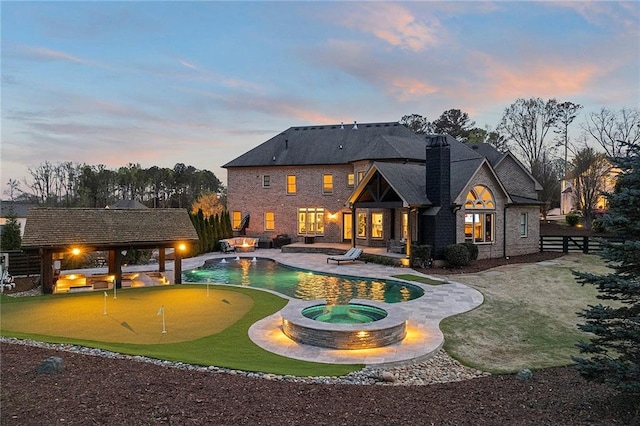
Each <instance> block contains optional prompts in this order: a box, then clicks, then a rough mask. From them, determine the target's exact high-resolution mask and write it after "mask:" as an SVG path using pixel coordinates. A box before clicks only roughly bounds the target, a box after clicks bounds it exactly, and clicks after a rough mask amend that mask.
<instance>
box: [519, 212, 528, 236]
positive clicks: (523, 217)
mask: <svg viewBox="0 0 640 426" xmlns="http://www.w3.org/2000/svg"><path fill="white" fill-rule="evenodd" d="M528 222H529V213H520V236H521V237H526V236H527V235H528V233H529V232H528V231H529V227H528V225H527V224H528Z"/></svg>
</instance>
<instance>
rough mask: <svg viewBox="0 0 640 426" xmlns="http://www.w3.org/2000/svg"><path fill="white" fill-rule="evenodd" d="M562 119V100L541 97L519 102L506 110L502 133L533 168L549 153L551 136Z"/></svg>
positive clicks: (501, 123) (502, 121)
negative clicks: (560, 113) (560, 103)
mask: <svg viewBox="0 0 640 426" xmlns="http://www.w3.org/2000/svg"><path fill="white" fill-rule="evenodd" d="M557 120H558V101H556V100H555V99H549V100H548V101H546V102H545V101H543V100H542V99H540V98H531V99H518V100H517V101H515V102H514V103H512V104H511V105H510V106H509V107H507V108H506V109H505V110H504V114H503V116H502V120H501V121H500V124H499V125H498V130H499V131H500V132H502V133H503V134H504V135H505V136H506V137H507V139H509V142H508V143H509V145H510V146H511V145H512V146H513V148H514V149H515V153H516V154H519V155H520V156H521V157H522V158H523V159H524V162H525V163H526V165H527V166H529V168H531V167H532V165H533V164H534V163H535V162H536V161H537V160H539V158H540V155H541V154H542V152H543V151H545V150H548V149H549V147H548V146H547V143H546V138H547V134H548V133H549V130H551V129H552V128H553V126H554V125H555V123H556V121H557Z"/></svg>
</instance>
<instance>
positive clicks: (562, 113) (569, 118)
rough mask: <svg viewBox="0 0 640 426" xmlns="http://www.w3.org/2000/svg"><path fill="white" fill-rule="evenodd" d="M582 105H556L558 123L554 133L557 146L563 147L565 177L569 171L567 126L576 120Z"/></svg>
mask: <svg viewBox="0 0 640 426" xmlns="http://www.w3.org/2000/svg"><path fill="white" fill-rule="evenodd" d="M581 109H582V105H580V104H574V103H573V102H562V103H560V104H558V111H557V113H558V121H556V125H555V127H556V128H555V132H556V133H557V134H558V146H560V145H564V169H563V170H562V174H563V175H564V176H566V175H567V171H568V169H569V125H570V124H571V123H573V120H575V119H576V117H577V116H578V113H579V112H580V110H581Z"/></svg>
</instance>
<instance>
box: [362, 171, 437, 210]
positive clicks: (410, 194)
mask: <svg viewBox="0 0 640 426" xmlns="http://www.w3.org/2000/svg"><path fill="white" fill-rule="evenodd" d="M373 166H374V167H375V168H376V170H378V172H380V174H381V175H382V177H383V178H384V179H385V180H386V181H387V182H388V183H389V185H391V187H392V188H393V189H394V191H396V193H397V194H398V195H399V196H400V197H401V198H402V199H403V201H405V202H406V203H407V204H408V205H410V206H425V205H430V204H431V201H429V199H428V198H427V195H426V192H427V190H426V182H427V180H426V177H425V173H426V169H425V166H424V164H415V163H413V164H411V163H409V164H402V163H382V162H376V163H374V165H373Z"/></svg>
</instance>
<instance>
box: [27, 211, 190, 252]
mask: <svg viewBox="0 0 640 426" xmlns="http://www.w3.org/2000/svg"><path fill="white" fill-rule="evenodd" d="M197 240H198V234H197V233H196V230H195V228H194V227H193V224H192V223H191V219H190V218H189V214H188V212H187V210H185V209H102V208H100V209H97V208H52V207H38V208H33V209H31V210H30V211H29V213H28V215H27V220H26V225H25V231H24V237H23V238H22V248H23V249H35V248H58V247H68V246H71V245H87V246H92V247H95V248H98V249H100V248H105V249H106V248H110V247H126V246H136V247H162V246H165V247H168V246H171V245H173V243H175V242H177V241H185V242H186V241H197Z"/></svg>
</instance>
